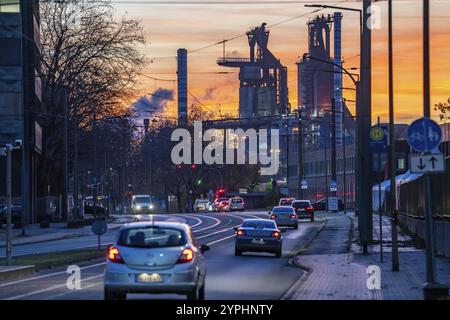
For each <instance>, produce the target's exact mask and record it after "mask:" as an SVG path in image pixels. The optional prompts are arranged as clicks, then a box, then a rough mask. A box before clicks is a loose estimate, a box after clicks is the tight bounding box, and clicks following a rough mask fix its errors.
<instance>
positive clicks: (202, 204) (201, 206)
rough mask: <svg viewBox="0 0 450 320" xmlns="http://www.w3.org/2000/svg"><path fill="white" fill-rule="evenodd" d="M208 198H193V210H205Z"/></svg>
mask: <svg viewBox="0 0 450 320" xmlns="http://www.w3.org/2000/svg"><path fill="white" fill-rule="evenodd" d="M208 203H209V200H208V199H195V202H194V212H206V211H208V210H207V208H206V207H207V206H208Z"/></svg>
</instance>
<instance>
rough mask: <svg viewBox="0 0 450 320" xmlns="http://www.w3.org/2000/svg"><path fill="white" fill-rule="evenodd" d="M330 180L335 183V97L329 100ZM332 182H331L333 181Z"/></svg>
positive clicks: (334, 192) (332, 194) (333, 193)
mask: <svg viewBox="0 0 450 320" xmlns="http://www.w3.org/2000/svg"><path fill="white" fill-rule="evenodd" d="M331 118H332V119H331V181H334V182H336V183H337V174H336V99H335V98H333V99H332V100H331ZM334 182H333V183H334ZM330 186H331V183H330ZM331 196H332V197H336V191H335V190H333V191H332V192H331Z"/></svg>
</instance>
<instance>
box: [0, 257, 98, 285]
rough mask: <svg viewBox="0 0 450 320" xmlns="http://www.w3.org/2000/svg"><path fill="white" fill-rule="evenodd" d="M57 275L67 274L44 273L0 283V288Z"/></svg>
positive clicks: (94, 265) (91, 266)
mask: <svg viewBox="0 0 450 320" xmlns="http://www.w3.org/2000/svg"><path fill="white" fill-rule="evenodd" d="M104 264H105V262H101V263H96V264H91V265H88V266H84V267H81V268H80V270H84V269H89V268H93V267H99V266H101V265H104ZM59 274H67V272H66V270H64V271H58V272H52V273H46V274H43V275H41V276H35V277H31V278H25V279H20V280H14V281H11V282H7V283H1V284H0V287H6V286H10V285H14V284H18V283H22V282H26V281H33V280H39V279H44V278H49V277H52V276H56V275H59Z"/></svg>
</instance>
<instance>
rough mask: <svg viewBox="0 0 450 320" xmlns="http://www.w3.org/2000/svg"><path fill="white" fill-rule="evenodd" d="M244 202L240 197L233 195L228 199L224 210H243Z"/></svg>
mask: <svg viewBox="0 0 450 320" xmlns="http://www.w3.org/2000/svg"><path fill="white" fill-rule="evenodd" d="M244 210H245V202H244V199H242V198H241V197H233V198H230V199H229V200H228V206H227V208H226V211H244Z"/></svg>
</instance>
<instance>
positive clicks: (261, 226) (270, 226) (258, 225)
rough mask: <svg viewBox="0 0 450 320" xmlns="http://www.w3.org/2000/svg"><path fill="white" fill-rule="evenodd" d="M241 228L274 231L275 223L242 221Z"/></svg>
mask: <svg viewBox="0 0 450 320" xmlns="http://www.w3.org/2000/svg"><path fill="white" fill-rule="evenodd" d="M242 227H243V228H255V229H275V223H274V222H272V221H244V222H243V223H242Z"/></svg>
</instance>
